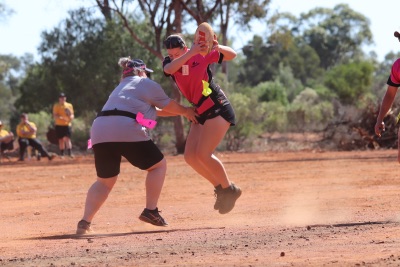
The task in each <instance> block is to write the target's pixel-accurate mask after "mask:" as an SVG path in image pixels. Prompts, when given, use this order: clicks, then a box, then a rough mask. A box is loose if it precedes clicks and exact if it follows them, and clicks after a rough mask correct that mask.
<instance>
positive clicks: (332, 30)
mask: <svg viewBox="0 0 400 267" xmlns="http://www.w3.org/2000/svg"><path fill="white" fill-rule="evenodd" d="M369 24H370V22H369V20H368V18H366V17H365V16H364V15H362V14H360V13H358V12H356V11H354V10H352V9H351V8H350V7H349V5H347V4H338V5H336V6H335V7H334V8H333V9H330V8H315V9H312V10H310V11H309V12H307V13H303V14H301V15H300V19H299V25H298V26H297V30H298V31H299V36H300V37H302V38H304V40H305V42H306V43H307V44H309V45H310V46H311V47H312V48H314V50H315V51H316V52H317V54H318V55H319V58H320V60H321V67H323V68H324V69H328V68H330V67H332V66H335V65H337V64H339V63H345V62H346V61H348V60H350V59H355V58H360V57H361V56H362V55H363V52H362V46H363V45H369V44H371V43H372V33H371V30H370V28H369Z"/></svg>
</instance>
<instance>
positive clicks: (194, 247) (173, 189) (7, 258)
mask: <svg viewBox="0 0 400 267" xmlns="http://www.w3.org/2000/svg"><path fill="white" fill-rule="evenodd" d="M396 153H397V151H395V150H381V151H353V152H290V153H289V152H265V153H223V154H222V153H218V156H219V157H220V159H221V160H222V161H223V162H224V163H225V167H226V169H227V172H228V174H229V176H230V178H231V180H232V181H234V182H235V183H237V184H238V185H239V186H241V187H242V190H243V195H242V197H241V198H240V199H239V200H238V202H237V203H236V207H235V209H234V210H233V211H232V212H230V213H229V214H226V215H220V214H219V213H218V212H216V211H214V210H213V204H214V197H213V188H212V186H211V185H210V184H209V183H208V182H207V181H206V180H205V179H203V178H201V177H200V176H198V175H197V174H196V173H194V171H193V170H191V169H190V168H189V167H188V166H187V165H186V164H185V162H184V160H183V157H182V156H167V161H168V171H167V179H166V183H165V186H164V189H163V192H162V197H161V199H160V202H159V208H160V210H162V215H163V216H164V217H165V219H166V220H167V221H168V222H169V224H170V225H169V226H168V227H161V228H160V227H156V226H152V225H147V224H145V223H143V222H141V221H140V220H139V219H138V216H139V214H140V212H141V211H142V209H143V207H144V200H145V199H144V198H145V197H144V176H145V173H144V172H143V171H140V170H137V169H135V168H133V167H131V166H130V165H129V164H128V163H127V162H125V161H124V162H123V163H122V167H121V175H120V178H119V181H118V182H117V184H116V186H115V188H114V190H113V192H112V193H111V195H110V196H109V199H108V200H107V202H106V203H105V205H104V206H103V207H102V209H101V210H100V211H99V213H98V214H97V216H96V217H95V220H94V221H93V228H94V230H95V231H96V233H95V234H94V235H90V236H83V237H82V236H81V237H79V236H75V235H74V232H75V229H76V224H77V222H78V220H79V219H80V218H81V216H82V212H83V206H84V201H85V196H86V192H87V190H88V188H89V186H90V185H91V184H92V182H93V181H94V180H95V170H94V163H93V158H92V156H91V155H86V156H81V157H77V158H75V159H73V160H66V159H64V160H61V159H58V158H57V159H55V160H54V161H53V162H48V161H47V160H46V159H42V160H41V161H40V162H38V161H34V160H32V161H28V162H25V163H17V162H15V161H14V160H13V161H11V162H7V161H6V162H3V163H2V164H1V165H0V199H1V203H2V207H1V209H0V218H1V220H0V229H1V234H0V237H1V243H0V266H400V220H399V218H400V216H399V215H400V208H399V207H400V205H399V204H400V196H399V191H400V179H399V165H398V163H397V159H396Z"/></svg>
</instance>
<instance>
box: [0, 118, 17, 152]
mask: <svg viewBox="0 0 400 267" xmlns="http://www.w3.org/2000/svg"><path fill="white" fill-rule="evenodd" d="M13 149H14V134H13V133H12V132H8V131H7V130H4V129H3V122H2V121H0V152H1V155H0V157H1V158H2V157H3V156H4V152H5V151H6V150H13Z"/></svg>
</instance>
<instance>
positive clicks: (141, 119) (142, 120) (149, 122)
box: [136, 112, 157, 129]
mask: <svg viewBox="0 0 400 267" xmlns="http://www.w3.org/2000/svg"><path fill="white" fill-rule="evenodd" d="M136 121H137V122H138V123H139V124H140V125H142V126H144V127H147V128H149V129H153V128H154V127H156V124H157V122H156V121H155V120H149V119H145V118H144V115H143V114H142V113H140V112H138V113H137V114H136Z"/></svg>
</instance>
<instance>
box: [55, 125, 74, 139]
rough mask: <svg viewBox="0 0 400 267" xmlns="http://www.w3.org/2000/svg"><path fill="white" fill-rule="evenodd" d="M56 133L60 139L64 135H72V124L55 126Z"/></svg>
mask: <svg viewBox="0 0 400 267" xmlns="http://www.w3.org/2000/svg"><path fill="white" fill-rule="evenodd" d="M55 130H56V135H57V138H58V139H61V138H63V137H71V126H60V125H56V126H55Z"/></svg>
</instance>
